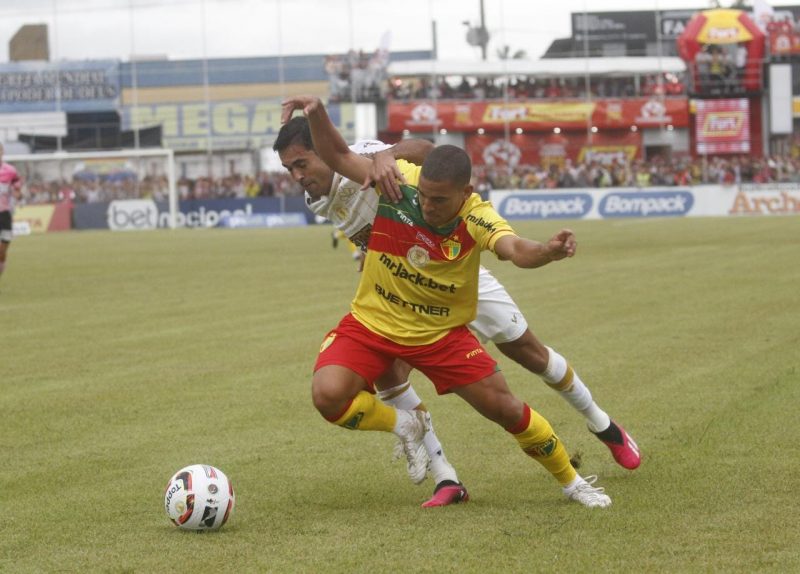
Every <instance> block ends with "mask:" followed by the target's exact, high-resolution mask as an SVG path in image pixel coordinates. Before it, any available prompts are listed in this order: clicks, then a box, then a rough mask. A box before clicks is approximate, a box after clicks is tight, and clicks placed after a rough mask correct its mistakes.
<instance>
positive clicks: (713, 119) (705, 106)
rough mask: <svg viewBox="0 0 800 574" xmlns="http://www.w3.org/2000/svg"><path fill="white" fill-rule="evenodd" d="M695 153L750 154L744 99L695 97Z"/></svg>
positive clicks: (748, 112)
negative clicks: (697, 98)
mask: <svg viewBox="0 0 800 574" xmlns="http://www.w3.org/2000/svg"><path fill="white" fill-rule="evenodd" d="M695 106H696V108H695V109H696V114H697V116H696V118H697V122H696V136H697V153H698V154H701V155H705V154H716V153H750V101H749V100H748V99H747V98H734V99H724V100H697V101H696V102H695Z"/></svg>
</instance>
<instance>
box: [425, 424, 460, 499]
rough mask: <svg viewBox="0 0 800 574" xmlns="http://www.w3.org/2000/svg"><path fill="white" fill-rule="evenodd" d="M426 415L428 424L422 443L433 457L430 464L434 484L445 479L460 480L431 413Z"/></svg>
mask: <svg viewBox="0 0 800 574" xmlns="http://www.w3.org/2000/svg"><path fill="white" fill-rule="evenodd" d="M426 416H427V423H428V426H427V430H426V431H425V436H424V437H423V439H422V443H423V444H424V445H425V450H426V451H428V456H429V457H430V458H431V461H430V463H429V464H430V471H431V475H432V476H433V482H434V484H439V483H440V482H442V481H443V480H452V481H453V482H458V475H457V474H456V469H455V468H454V467H453V465H452V464H450V462H449V461H448V460H447V457H446V456H445V455H444V448H442V443H440V442H439V437H437V436H436V432H435V431H434V430H433V422H432V421H431V415H430V413H428V414H427V415H426Z"/></svg>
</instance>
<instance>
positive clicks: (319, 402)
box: [311, 376, 343, 420]
mask: <svg viewBox="0 0 800 574" xmlns="http://www.w3.org/2000/svg"><path fill="white" fill-rule="evenodd" d="M311 402H312V403H313V405H314V408H315V409H317V411H319V414H321V415H322V416H323V417H325V418H326V419H329V420H330V418H331V417H334V416H335V415H336V414H338V411H337V407H338V408H339V410H341V406H339V405H340V404H342V403H343V401H342V400H341V398H339V397H338V396H337V393H336V392H335V391H334V389H333V387H332V386H331V385H330V384H328V383H327V381H326V380H325V379H322V378H317V377H316V376H315V377H314V379H313V381H312V382H311Z"/></svg>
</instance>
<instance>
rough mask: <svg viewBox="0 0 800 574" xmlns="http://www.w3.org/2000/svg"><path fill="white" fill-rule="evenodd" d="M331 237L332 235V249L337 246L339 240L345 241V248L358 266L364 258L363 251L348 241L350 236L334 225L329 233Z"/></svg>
mask: <svg viewBox="0 0 800 574" xmlns="http://www.w3.org/2000/svg"><path fill="white" fill-rule="evenodd" d="M331 237H332V244H333V248H334V249H336V248H337V247H339V242H340V241H344V242H345V244H346V245H347V250H348V251H349V252H350V256H351V257H352V258H353V261H355V262H356V263H359V267H360V263H361V262H362V261H363V260H364V252H363V251H361V250H360V249H359V248H358V247H357V246H356V244H355V243H353V242H352V241H350V238H349V237H347V235H345V233H344V231H342V230H341V229H339V228H338V227H335V228H334V229H333V233H332V234H331Z"/></svg>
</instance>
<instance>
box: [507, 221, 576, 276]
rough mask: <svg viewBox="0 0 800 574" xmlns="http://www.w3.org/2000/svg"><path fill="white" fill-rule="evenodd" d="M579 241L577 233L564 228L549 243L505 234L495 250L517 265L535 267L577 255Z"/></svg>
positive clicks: (527, 267) (526, 267) (528, 267)
mask: <svg viewBox="0 0 800 574" xmlns="http://www.w3.org/2000/svg"><path fill="white" fill-rule="evenodd" d="M577 247H578V243H577V241H576V240H575V234H574V233H573V232H572V231H571V230H569V229H562V230H561V231H559V232H558V233H556V234H555V235H553V237H551V238H550V240H549V241H548V242H547V243H540V242H539V241H534V240H533V239H525V238H524V237H519V236H517V235H504V236H502V237H500V238H499V239H498V240H497V241H496V242H495V244H494V252H495V254H497V257H498V258H499V259H500V260H502V261H506V260H508V261H511V262H512V263H513V264H514V265H516V266H517V267H523V268H525V269H533V268H534V267H541V266H542V265H547V264H548V263H550V262H552V261H558V260H560V259H564V258H565V257H572V256H573V255H575V250H576V249H577Z"/></svg>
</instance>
